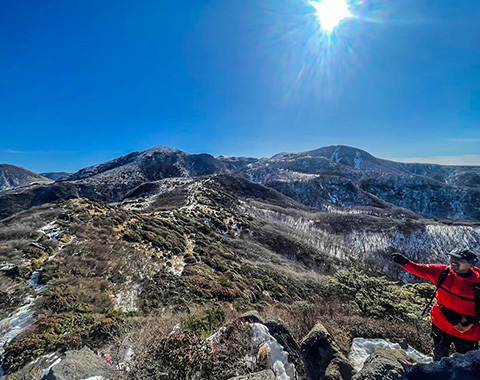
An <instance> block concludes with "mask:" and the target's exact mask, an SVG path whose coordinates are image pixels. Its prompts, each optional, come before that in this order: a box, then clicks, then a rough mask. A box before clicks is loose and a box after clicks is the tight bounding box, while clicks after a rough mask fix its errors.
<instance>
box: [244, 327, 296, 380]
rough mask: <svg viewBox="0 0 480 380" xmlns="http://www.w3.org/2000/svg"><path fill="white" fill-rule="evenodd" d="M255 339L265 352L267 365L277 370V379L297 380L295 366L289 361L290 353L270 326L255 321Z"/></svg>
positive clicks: (274, 370)
mask: <svg viewBox="0 0 480 380" xmlns="http://www.w3.org/2000/svg"><path fill="white" fill-rule="evenodd" d="M252 328H253V340H254V342H256V343H257V344H258V346H260V350H261V351H263V352H264V355H263V356H264V357H265V358H266V362H267V365H268V366H269V367H270V368H271V369H272V370H273V372H275V377H276V379H277V380H295V379H296V376H297V374H296V369H295V366H294V365H293V364H292V363H291V362H289V357H288V353H287V352H286V351H285V350H284V349H283V347H282V345H281V344H280V343H279V342H278V341H277V340H276V339H275V338H274V337H273V336H272V335H270V333H269V331H268V328H267V327H266V326H265V325H263V324H260V323H253V324H252Z"/></svg>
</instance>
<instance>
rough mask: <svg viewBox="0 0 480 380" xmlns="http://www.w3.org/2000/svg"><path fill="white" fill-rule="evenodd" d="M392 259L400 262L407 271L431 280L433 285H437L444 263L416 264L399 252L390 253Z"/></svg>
mask: <svg viewBox="0 0 480 380" xmlns="http://www.w3.org/2000/svg"><path fill="white" fill-rule="evenodd" d="M392 259H393V261H395V262H396V263H398V264H400V265H401V266H402V268H403V269H405V270H406V271H407V272H410V273H412V274H414V275H415V276H418V277H421V278H425V279H427V280H430V281H432V282H433V283H434V284H435V286H436V285H437V281H438V277H439V276H440V274H441V273H442V271H443V269H445V267H446V265H438V264H417V263H414V262H413V261H410V260H409V259H408V258H406V257H405V256H403V255H402V254H400V253H394V254H392Z"/></svg>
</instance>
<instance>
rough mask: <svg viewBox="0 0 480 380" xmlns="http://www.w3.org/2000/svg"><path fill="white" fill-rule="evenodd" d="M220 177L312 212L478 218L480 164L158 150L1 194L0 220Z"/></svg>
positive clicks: (356, 155) (350, 154)
mask: <svg viewBox="0 0 480 380" xmlns="http://www.w3.org/2000/svg"><path fill="white" fill-rule="evenodd" d="M219 174H228V175H235V176H237V177H243V178H244V179H249V180H250V181H253V182H256V183H258V184H260V185H262V186H264V187H268V188H271V189H273V190H276V191H278V192H280V193H282V194H284V195H286V196H287V197H289V198H291V199H292V200H294V201H296V202H299V203H302V204H303V205H305V206H307V207H314V208H316V209H317V210H319V211H326V210H330V209H332V208H338V207H340V208H344V209H357V208H360V209H362V208H365V207H370V208H375V209H384V210H387V209H388V210H390V212H392V211H391V210H397V211H398V209H403V210H404V211H401V212H400V213H399V212H396V213H397V214H404V215H407V214H411V215H409V217H414V216H413V215H415V214H419V215H422V216H423V217H428V218H437V219H449V220H464V221H479V220H480V187H479V186H480V167H456V166H441V165H429V164H405V163H399V162H393V161H388V160H382V159H379V158H376V157H374V156H372V155H371V154H369V153H367V152H365V151H362V150H360V149H356V148H351V147H346V146H330V147H325V148H320V149H316V150H313V151H309V152H302V153H280V154H277V155H275V156H273V157H271V158H263V159H255V158H245V157H240V158H236V157H222V156H220V157H213V156H211V155H208V154H187V153H185V152H182V151H180V150H176V149H171V148H167V147H163V146H158V147H155V148H152V149H149V150H146V151H142V152H134V153H131V154H128V155H126V156H122V157H119V158H117V159H115V160H112V161H109V162H106V163H103V164H99V165H95V166H91V167H88V168H85V169H82V170H80V171H79V172H77V173H75V174H72V175H70V176H69V177H67V178H63V179H61V180H60V181H57V182H56V183H55V184H51V185H42V186H40V185H39V186H36V187H33V188H28V189H19V190H13V191H7V192H4V194H2V195H1V196H0V218H3V217H6V216H9V215H12V214H13V213H15V212H18V211H21V210H25V209H27V208H29V207H31V206H34V205H38V204H43V203H47V202H52V201H55V200H57V199H70V198H77V197H83V198H89V199H96V200H103V201H106V202H121V201H123V200H126V199H128V198H131V197H132V192H133V193H134V194H135V192H138V191H140V192H141V191H145V190H146V189H150V190H152V191H153V192H155V191H154V190H155V188H156V187H155V186H157V185H158V186H164V185H166V184H168V186H171V185H172V183H173V182H175V181H173V182H168V181H167V182H165V183H163V184H157V185H152V183H156V182H158V181H163V180H164V179H168V178H184V179H192V178H200V177H205V178H206V177H209V176H213V175H219ZM168 186H167V187H168ZM150 190H149V191H150ZM147 192H148V191H147ZM163 203H164V204H165V203H168V201H164V202H163Z"/></svg>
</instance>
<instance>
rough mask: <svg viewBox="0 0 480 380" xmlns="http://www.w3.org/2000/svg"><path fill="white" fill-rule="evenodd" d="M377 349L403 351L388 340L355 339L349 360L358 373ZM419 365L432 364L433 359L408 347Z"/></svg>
mask: <svg viewBox="0 0 480 380" xmlns="http://www.w3.org/2000/svg"><path fill="white" fill-rule="evenodd" d="M375 347H380V348H389V349H394V350H395V349H401V347H400V345H399V344H398V343H392V342H390V341H389V340H386V339H366V338H355V339H354V340H353V342H352V348H351V351H350V353H349V355H348V359H349V360H350V362H351V363H352V365H353V367H354V368H355V370H356V371H360V370H361V369H362V367H363V364H364V363H365V361H366V360H367V358H368V357H369V356H370V354H372V353H373V352H374V351H375ZM405 352H406V353H407V355H410V356H411V357H412V358H413V359H415V361H416V362H417V363H431V362H432V361H433V360H432V358H431V357H429V356H427V355H424V354H422V353H421V352H419V351H417V350H415V349H414V348H412V347H410V346H408V348H407V349H406V350H405Z"/></svg>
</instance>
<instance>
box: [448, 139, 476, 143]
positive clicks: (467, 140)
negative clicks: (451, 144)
mask: <svg viewBox="0 0 480 380" xmlns="http://www.w3.org/2000/svg"><path fill="white" fill-rule="evenodd" d="M447 140H448V141H455V142H464V143H476V142H480V139H447Z"/></svg>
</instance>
